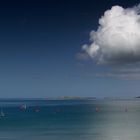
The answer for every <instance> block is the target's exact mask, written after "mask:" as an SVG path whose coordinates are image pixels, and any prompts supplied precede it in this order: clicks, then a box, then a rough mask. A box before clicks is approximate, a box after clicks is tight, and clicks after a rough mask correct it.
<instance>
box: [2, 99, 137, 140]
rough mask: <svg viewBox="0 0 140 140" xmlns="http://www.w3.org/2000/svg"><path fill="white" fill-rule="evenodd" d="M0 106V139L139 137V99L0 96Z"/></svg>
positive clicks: (118, 139)
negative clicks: (1, 113) (95, 99)
mask: <svg viewBox="0 0 140 140" xmlns="http://www.w3.org/2000/svg"><path fill="white" fill-rule="evenodd" d="M23 104H26V106H27V108H26V109H23V108H22V109H21V105H23ZM0 106H1V107H2V110H3V112H4V114H5V116H4V117H1V118H0V140H5V139H7V140H8V139H9V140H19V139H21V140H140V100H117V101H109V100H98V101H94V100H93V101H88V100H87V101H86V100H85V101H80V100H68V101H58V100H56V101H51V100H50V101H49V100H46V101H45V100H7V101H6V100H1V101H0Z"/></svg>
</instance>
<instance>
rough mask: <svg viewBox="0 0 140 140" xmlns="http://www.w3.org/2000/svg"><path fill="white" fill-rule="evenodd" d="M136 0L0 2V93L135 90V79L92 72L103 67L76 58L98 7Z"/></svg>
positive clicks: (131, 3)
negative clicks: (99, 74)
mask: <svg viewBox="0 0 140 140" xmlns="http://www.w3.org/2000/svg"><path fill="white" fill-rule="evenodd" d="M138 2H139V1H136V0H127V1H126V0H105V1H101V0H98V1H97V0H85V1H84V0H79V1H72V0H71V1H70V0H66V1H64V0H60V1H59V2H58V1H56V0H53V1H51V0H46V1H45V2H44V1H36V0H34V1H22V0H21V1H12V2H11V1H4V2H0V19H1V20H0V97H13V98H15V97H24V98H25V97H33V98H35V97H57V96H93V97H95V96H96V97H105V96H115V97H116V96H117V97H118V96H126V97H127V96H137V95H139V90H140V87H139V80H136V79H133V80H124V79H121V78H114V77H109V76H97V74H98V73H100V72H101V73H102V72H104V71H106V70H107V69H108V67H106V66H99V65H97V64H96V63H94V62H92V61H90V60H79V59H77V58H76V55H77V53H79V52H80V51H81V47H82V45H83V44H85V43H87V42H88V40H89V33H90V31H91V30H97V27H98V19H99V18H100V17H101V15H103V13H104V11H106V10H107V9H110V8H111V7H112V6H113V5H121V6H123V7H131V6H134V5H136V4H138Z"/></svg>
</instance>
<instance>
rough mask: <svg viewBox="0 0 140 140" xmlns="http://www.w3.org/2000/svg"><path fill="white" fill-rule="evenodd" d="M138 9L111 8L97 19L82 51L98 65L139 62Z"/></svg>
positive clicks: (139, 33) (139, 29)
mask: <svg viewBox="0 0 140 140" xmlns="http://www.w3.org/2000/svg"><path fill="white" fill-rule="evenodd" d="M139 9H140V6H135V7H133V8H127V9H124V8H123V7H121V6H113V7H112V8H111V9H110V10H107V11H106V12H105V13H104V15H103V16H102V17H101V18H100V19H99V27H98V29H97V31H92V32H91V33H90V44H89V45H83V47H82V49H83V50H84V51H85V52H86V53H87V54H88V55H89V56H90V57H91V58H92V59H93V60H95V61H96V63H98V64H121V63H123V64H128V63H135V62H139V61H140V14H139V11H140V10H139Z"/></svg>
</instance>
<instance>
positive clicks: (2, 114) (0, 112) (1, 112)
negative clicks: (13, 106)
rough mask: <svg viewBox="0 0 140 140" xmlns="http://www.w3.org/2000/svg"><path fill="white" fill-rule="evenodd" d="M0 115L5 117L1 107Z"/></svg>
mask: <svg viewBox="0 0 140 140" xmlns="http://www.w3.org/2000/svg"><path fill="white" fill-rule="evenodd" d="M0 117H5V114H4V112H3V110H2V109H1V111H0Z"/></svg>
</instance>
